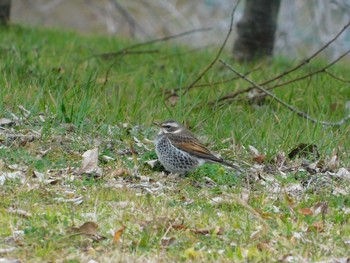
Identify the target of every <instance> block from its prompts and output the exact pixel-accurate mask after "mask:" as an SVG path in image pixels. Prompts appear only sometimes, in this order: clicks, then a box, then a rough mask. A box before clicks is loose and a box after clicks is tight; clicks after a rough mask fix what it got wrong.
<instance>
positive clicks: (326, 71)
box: [324, 70, 350, 83]
mask: <svg viewBox="0 0 350 263" xmlns="http://www.w3.org/2000/svg"><path fill="white" fill-rule="evenodd" d="M324 72H325V73H326V74H328V75H329V76H331V77H332V78H334V79H336V80H339V81H341V82H344V83H350V80H346V79H343V78H340V77H338V76H337V75H334V74H333V73H331V72H329V71H328V70H325V71H324Z"/></svg>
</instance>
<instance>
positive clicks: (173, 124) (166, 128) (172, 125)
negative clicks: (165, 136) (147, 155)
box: [153, 120, 184, 134]
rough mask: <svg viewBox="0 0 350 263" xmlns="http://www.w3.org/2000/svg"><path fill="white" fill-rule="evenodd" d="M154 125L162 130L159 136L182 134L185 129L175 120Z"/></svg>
mask: <svg viewBox="0 0 350 263" xmlns="http://www.w3.org/2000/svg"><path fill="white" fill-rule="evenodd" d="M153 124H154V125H157V126H158V127H159V128H160V132H159V134H162V133H179V132H181V131H182V130H183V129H184V127H183V126H182V125H181V124H179V123H178V122H177V121H174V120H167V121H164V122H162V123H156V122H154V123H153Z"/></svg>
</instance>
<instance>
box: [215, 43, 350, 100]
mask: <svg viewBox="0 0 350 263" xmlns="http://www.w3.org/2000/svg"><path fill="white" fill-rule="evenodd" d="M349 53H350V49H349V50H348V51H346V52H345V53H343V54H341V55H340V56H339V57H338V58H336V59H335V60H333V61H332V62H331V63H329V64H328V65H326V66H324V67H323V68H320V69H318V70H315V71H313V72H311V73H309V74H307V75H303V76H300V77H297V78H295V79H292V80H289V81H285V82H282V83H278V84H276V85H274V86H271V87H268V88H266V89H267V90H272V89H275V88H278V87H282V86H286V85H289V84H291V83H294V82H297V81H300V80H303V79H306V78H309V77H311V76H313V75H316V74H318V73H327V74H329V75H330V76H331V77H333V78H335V79H337V80H339V81H342V82H347V81H346V80H343V79H340V78H339V77H336V76H335V75H334V74H332V73H330V72H329V71H327V69H328V68H330V67H331V66H333V65H334V64H335V63H337V62H338V61H339V60H341V59H342V58H344V57H345V56H346V55H348V54H349ZM243 75H245V76H246V75H247V74H245V73H244V74H243ZM264 83H266V82H263V83H262V84H259V85H260V86H263V84H264ZM254 88H255V87H254V86H250V87H248V88H245V89H239V90H236V91H235V92H233V93H230V94H227V95H225V96H223V97H221V98H220V99H219V100H217V101H216V102H223V101H226V100H229V101H232V100H233V99H234V98H235V97H237V96H238V95H240V94H242V93H246V92H249V91H251V90H253V89H254Z"/></svg>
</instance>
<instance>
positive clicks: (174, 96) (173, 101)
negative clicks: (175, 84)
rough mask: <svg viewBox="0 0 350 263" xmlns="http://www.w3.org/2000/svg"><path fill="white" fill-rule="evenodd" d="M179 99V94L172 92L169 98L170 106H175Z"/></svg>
mask: <svg viewBox="0 0 350 263" xmlns="http://www.w3.org/2000/svg"><path fill="white" fill-rule="evenodd" d="M178 101H179V95H177V94H176V93H172V94H171V95H170V96H169V97H168V99H167V102H168V103H169V104H170V106H175V105H176V104H177V103H178Z"/></svg>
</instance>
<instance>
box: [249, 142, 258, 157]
mask: <svg viewBox="0 0 350 263" xmlns="http://www.w3.org/2000/svg"><path fill="white" fill-rule="evenodd" d="M248 150H249V152H250V154H251V155H253V157H255V156H258V155H260V153H259V151H258V149H256V148H255V147H254V146H251V145H249V146H248Z"/></svg>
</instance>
